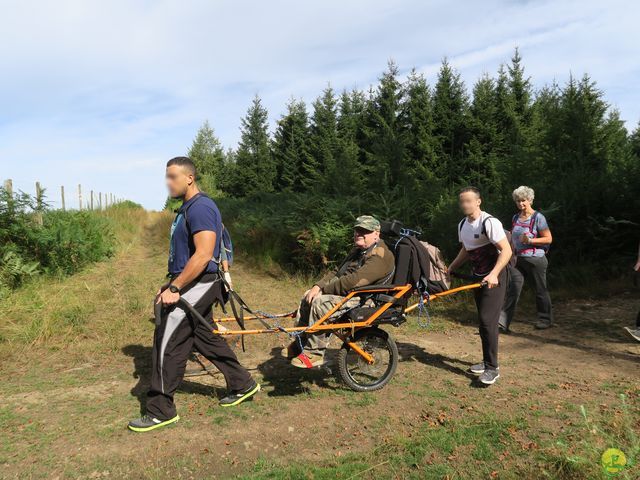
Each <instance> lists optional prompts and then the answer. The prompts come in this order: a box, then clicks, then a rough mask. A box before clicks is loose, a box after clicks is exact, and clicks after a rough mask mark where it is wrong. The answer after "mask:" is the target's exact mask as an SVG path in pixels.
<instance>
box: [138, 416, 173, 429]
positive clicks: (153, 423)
mask: <svg viewBox="0 0 640 480" xmlns="http://www.w3.org/2000/svg"><path fill="white" fill-rule="evenodd" d="M178 420H180V416H179V415H176V416H175V417H173V418H170V419H169V420H158V419H157V418H155V417H152V416H150V415H143V416H142V417H140V418H136V419H135V420H131V421H130V422H129V425H127V427H128V428H129V430H132V431H134V432H148V431H150V430H155V429H156V428H160V427H166V426H167V425H171V424H172V423H176V422H177V421H178Z"/></svg>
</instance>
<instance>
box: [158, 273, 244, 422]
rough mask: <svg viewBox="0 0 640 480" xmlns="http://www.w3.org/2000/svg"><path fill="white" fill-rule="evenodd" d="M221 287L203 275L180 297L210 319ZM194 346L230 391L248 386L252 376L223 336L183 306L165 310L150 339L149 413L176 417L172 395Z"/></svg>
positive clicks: (217, 279) (218, 282)
mask: <svg viewBox="0 0 640 480" xmlns="http://www.w3.org/2000/svg"><path fill="white" fill-rule="evenodd" d="M220 288H222V287H221V282H220V280H219V278H218V276H217V275H215V274H206V275H204V276H202V277H201V278H200V279H199V280H198V281H196V282H194V283H193V284H191V285H190V286H188V287H187V288H186V289H185V290H184V291H183V292H182V293H181V296H182V298H184V299H185V300H187V301H188V302H189V303H191V305H193V306H194V307H195V309H196V310H197V311H198V312H199V313H200V314H201V315H202V316H203V317H204V318H206V319H211V318H212V315H211V313H212V309H213V304H214V302H215V301H216V299H217V298H219V297H220ZM212 328H213V326H212ZM194 347H195V349H196V350H197V351H198V352H200V353H201V354H202V355H204V357H205V358H207V359H208V360H209V361H211V362H212V363H213V364H214V365H215V366H216V367H217V368H218V369H219V370H220V371H221V372H222V374H223V375H224V378H225V380H226V382H227V388H228V389H229V390H231V391H233V390H243V389H245V388H247V387H249V386H250V385H251V383H252V379H251V375H250V374H249V372H247V370H246V369H245V368H244V367H243V366H242V365H240V363H239V362H238V359H237V357H236V355H235V354H234V353H233V351H232V350H231V348H230V347H229V345H228V344H227V342H226V341H225V340H224V338H222V337H221V336H220V335H216V334H214V333H212V331H211V329H208V328H206V327H205V326H204V325H202V324H201V323H200V322H198V321H197V320H196V319H194V318H191V315H190V314H187V313H186V312H185V311H184V310H183V309H182V308H179V307H174V308H173V309H167V310H165V313H164V314H163V316H162V321H161V324H160V325H158V326H157V327H156V330H155V333H154V338H153V359H152V373H151V388H150V389H149V392H148V393H147V414H148V415H150V416H152V417H155V418H157V419H159V420H168V419H170V418H173V417H175V415H176V407H175V404H174V403H173V395H174V393H175V391H176V390H177V388H178V386H179V385H180V382H182V378H183V376H184V370H185V367H186V365H187V360H188V358H189V355H190V354H191V352H192V349H193V348H194Z"/></svg>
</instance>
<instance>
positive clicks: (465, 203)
mask: <svg viewBox="0 0 640 480" xmlns="http://www.w3.org/2000/svg"><path fill="white" fill-rule="evenodd" d="M458 201H459V204H460V209H461V210H462V213H464V215H465V218H464V219H463V220H462V221H461V222H460V223H459V224H458V240H459V241H460V243H462V247H461V248H460V252H459V253H458V256H457V257H456V258H455V260H454V261H453V262H451V265H450V266H449V273H452V272H454V271H456V269H458V268H459V267H461V266H462V265H463V264H465V263H466V262H467V261H470V262H471V269H472V272H473V275H474V276H475V277H476V278H478V280H479V281H483V282H485V283H486V287H483V288H478V289H476V290H474V297H475V301H476V307H477V309H478V319H479V323H480V327H479V331H480V339H481V340H482V362H480V363H478V364H475V365H472V366H471V368H470V370H471V372H472V373H475V374H479V375H480V377H479V380H480V382H481V383H483V384H485V385H491V384H493V383H495V381H496V380H497V379H498V377H499V376H500V373H499V368H498V320H499V318H500V312H501V310H502V305H503V303H504V296H505V292H506V290H507V283H508V278H507V270H506V268H505V267H506V266H507V264H508V263H509V260H510V259H511V246H510V245H509V241H508V240H507V236H506V234H505V232H504V229H503V227H502V223H501V222H500V221H499V220H498V219H497V218H495V217H492V216H491V215H489V214H488V213H486V212H483V211H482V209H481V208H480V205H481V204H482V199H481V198H480V191H479V190H478V189H477V188H474V187H467V188H464V189H462V190H461V191H460V194H459V197H458Z"/></svg>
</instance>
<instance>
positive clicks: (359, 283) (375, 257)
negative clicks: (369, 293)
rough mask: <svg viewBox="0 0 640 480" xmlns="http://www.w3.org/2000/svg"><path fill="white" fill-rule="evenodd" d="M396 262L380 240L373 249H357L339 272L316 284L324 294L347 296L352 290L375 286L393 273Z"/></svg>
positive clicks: (343, 263)
mask: <svg viewBox="0 0 640 480" xmlns="http://www.w3.org/2000/svg"><path fill="white" fill-rule="evenodd" d="M394 264H395V260H394V258H393V253H391V250H389V248H388V247H387V245H386V244H385V243H384V242H383V241H382V240H380V241H379V242H378V243H377V244H376V245H375V246H373V248H371V247H370V248H368V249H367V250H362V249H360V248H357V247H355V248H354V249H353V250H351V252H350V253H349V255H347V258H346V259H345V260H344V262H342V265H341V266H340V268H338V269H337V270H335V271H333V272H330V273H328V274H327V275H325V276H324V277H322V279H320V281H319V282H317V283H316V285H318V287H320V289H321V290H322V293H325V294H330V295H343V296H344V295H346V294H347V293H348V292H349V291H350V290H353V289H354V288H358V287H365V286H367V285H374V284H376V283H377V282H380V281H381V280H384V278H385V277H386V276H387V275H389V274H390V273H391V272H392V271H393V267H394Z"/></svg>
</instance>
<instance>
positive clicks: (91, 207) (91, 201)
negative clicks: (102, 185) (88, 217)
mask: <svg viewBox="0 0 640 480" xmlns="http://www.w3.org/2000/svg"><path fill="white" fill-rule="evenodd" d="M90 202H91V207H90V208H91V210H93V190H91V200H90Z"/></svg>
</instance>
